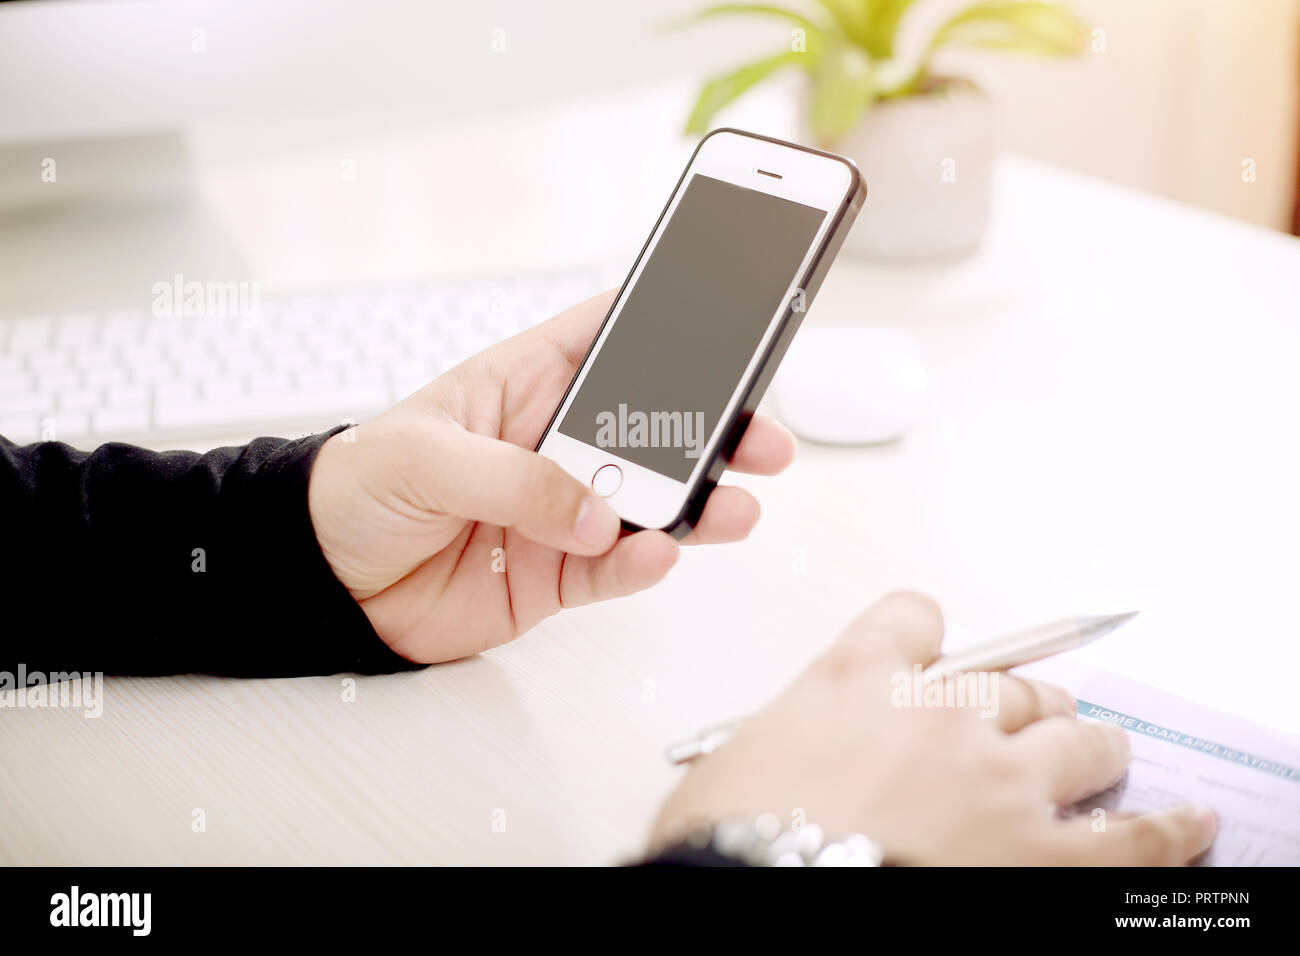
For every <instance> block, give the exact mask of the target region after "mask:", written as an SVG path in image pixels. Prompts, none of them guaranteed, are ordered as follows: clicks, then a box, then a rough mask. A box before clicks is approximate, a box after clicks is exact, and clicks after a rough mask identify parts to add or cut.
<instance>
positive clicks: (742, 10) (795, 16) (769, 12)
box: [675, 3, 821, 35]
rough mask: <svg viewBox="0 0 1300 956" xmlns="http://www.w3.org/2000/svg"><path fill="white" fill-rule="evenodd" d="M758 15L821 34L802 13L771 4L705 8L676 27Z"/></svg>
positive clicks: (819, 29) (682, 20)
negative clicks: (744, 15) (785, 21)
mask: <svg viewBox="0 0 1300 956" xmlns="http://www.w3.org/2000/svg"><path fill="white" fill-rule="evenodd" d="M751 13H752V14H757V15H759V16H767V17H776V18H778V19H781V20H787V21H789V22H790V23H793V24H794V25H795V26H798V27H800V28H802V29H804V30H806V31H807V32H808V33H809V34H812V33H816V34H819V35H820V34H821V27H819V26H817V24H815V23H813V22H812V21H811V20H809V19H808V18H807V17H805V16H804V15H803V14H802V13H798V12H796V11H794V10H787V9H786V8H785V7H778V6H775V5H773V4H770V3H717V4H714V5H713V6H711V7H705V8H704V9H703V10H699V11H696V12H695V13H692V14H690V15H689V16H686V17H683V18H682V19H681V20H680V21H678V22H677V23H676V24H675V25H676V26H689V25H690V24H692V23H699V22H700V21H701V20H711V19H713V18H714V17H726V16H733V15H736V14H751Z"/></svg>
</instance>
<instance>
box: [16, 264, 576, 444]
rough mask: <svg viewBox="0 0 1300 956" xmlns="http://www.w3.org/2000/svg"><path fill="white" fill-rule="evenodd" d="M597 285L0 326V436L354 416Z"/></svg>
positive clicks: (104, 435) (133, 436) (288, 429)
mask: <svg viewBox="0 0 1300 956" xmlns="http://www.w3.org/2000/svg"><path fill="white" fill-rule="evenodd" d="M598 285H599V284H598V281H597V279H596V277H595V275H594V274H592V273H587V272H565V273H553V274H546V275H538V276H510V277H501V278H479V279H473V280H436V281H426V282H420V283H411V284H404V285H401V286H384V287H377V288H372V289H366V290H360V291H357V290H350V291H345V292H336V293H320V294H300V295H292V296H281V297H273V296H269V295H268V296H263V297H261V299H260V304H259V307H258V308H257V309H256V315H255V317H249V316H243V317H241V318H217V317H200V318H170V317H162V318H160V317H158V316H157V315H155V314H154V309H153V308H152V305H146V306H145V307H142V308H140V309H138V310H112V311H104V312H96V313H79V314H75V315H59V316H37V317H30V318H16V319H5V320H0V435H3V436H4V437H6V438H8V439H9V440H10V441H13V442H16V443H20V444H22V443H27V442H32V441H43V440H55V441H64V442H68V443H69V444H72V445H78V446H93V445H97V444H100V443H102V442H105V441H141V442H146V443H148V442H160V441H163V442H165V441H166V440H167V439H168V438H169V437H171V436H178V437H194V436H202V435H222V436H224V435H249V436H252V435H255V434H282V435H283V434H290V433H298V434H300V433H305V432H307V431H312V430H316V429H322V428H328V427H330V426H332V425H335V424H338V423H340V422H342V421H346V420H352V421H360V420H362V419H364V418H366V417H367V416H370V415H373V414H375V413H376V412H379V411H382V410H383V409H384V408H387V407H388V406H389V405H391V404H392V403H393V402H395V401H397V400H399V399H401V398H403V397H405V396H406V395H409V394H410V393H411V392H413V391H415V390H416V389H418V388H420V387H421V386H423V385H424V384H426V383H427V382H429V381H430V380H432V379H434V378H436V377H437V376H438V375H440V374H441V373H443V372H445V371H446V370H447V369H449V368H451V367H452V366H454V365H455V364H457V363H458V362H460V361H462V360H463V359H465V358H468V357H469V356H470V355H472V354H474V353H475V352H477V351H479V350H480V349H483V348H485V347H486V346H488V345H491V344H492V343H494V342H498V341H500V340H501V339H504V338H508V337H509V336H511V335H513V334H515V333H516V332H519V331H521V330H522V329H525V328H527V327H529V326H531V325H535V324H536V323H538V322H540V321H542V320H543V319H546V318H548V317H549V316H551V315H553V314H555V313H556V312H559V311H560V310H562V309H564V308H566V307H567V306H569V305H572V304H573V303H575V302H578V301H580V300H582V299H584V298H587V297H588V296H590V295H593V294H595V293H596V292H598V291H599V288H598Z"/></svg>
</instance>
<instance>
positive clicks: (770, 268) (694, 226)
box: [537, 130, 866, 538]
mask: <svg viewBox="0 0 1300 956" xmlns="http://www.w3.org/2000/svg"><path fill="white" fill-rule="evenodd" d="M865 196H866V186H865V184H864V183H863V181H862V178H861V176H859V174H858V171H857V169H856V167H854V165H853V164H852V163H851V162H850V161H849V160H847V159H844V158H842V157H838V156H834V155H832V154H830V153H823V152H820V151H817V150H812V149H807V148H805V147H800V146H795V145H793V144H790V143H783V142H780V141H779V140H774V139H769V138H767V137H762V136H757V135H754V134H750V133H742V132H739V131H736V130H718V131H716V132H714V133H710V134H709V135H708V136H706V137H705V138H704V140H703V141H701V143H700V145H699V146H698V147H697V148H696V151H695V154H694V155H693V156H692V158H691V161H690V163H689V164H688V165H687V167H686V170H685V172H684V173H683V174H682V177H681V179H680V180H679V181H678V184H677V187H676V188H675V189H674V191H673V194H672V196H671V197H670V198H669V200H668V205H667V206H666V207H665V208H664V211H663V213H662V214H661V215H660V217H659V220H658V222H657V223H656V224H655V227H654V230H653V231H652V232H651V235H650V238H649V239H648V240H647V241H646V244H645V246H644V247H643V248H642V250H641V253H640V255H639V256H638V257H637V260H636V263H635V264H634V265H633V267H632V271H631V273H630V274H629V275H628V278H627V280H626V281H625V282H624V284H623V287H622V289H621V290H620V291H619V294H618V297H617V298H616V299H615V301H614V304H613V306H612V307H611V308H610V311H609V314H608V315H607V316H606V318H605V322H604V324H603V325H602V327H601V330H600V332H599V334H598V335H597V336H596V339H595V341H594V342H593V343H592V346H591V349H590V350H589V351H588V353H587V356H586V358H585V359H584V360H583V362H582V365H581V367H580V368H579V369H578V372H577V374H576V375H575V376H574V378H573V381H572V383H571V384H570V385H569V389H568V391H567V392H566V393H565V395H564V398H563V399H562V400H561V402H560V404H559V407H558V408H557V409H556V412H555V415H554V416H553V417H552V419H551V422H550V424H549V425H548V426H547V429H546V432H545V434H544V435H543V436H542V440H541V441H540V442H539V444H538V446H537V450H538V451H539V452H540V453H541V454H543V455H545V456H547V457H549V458H551V459H553V460H554V461H556V462H558V463H559V464H560V465H561V467H563V468H564V469H565V470H566V471H568V472H569V473H570V474H571V475H573V476H574V477H575V478H577V479H579V480H580V481H583V482H589V483H590V486H591V488H592V489H593V491H595V492H596V494H598V495H600V496H601V497H603V498H605V499H606V500H607V501H608V502H609V503H610V505H611V506H612V507H613V508H614V510H615V511H616V512H617V513H618V515H619V517H620V518H621V519H622V521H623V523H624V525H626V526H628V527H630V528H635V529H639V528H657V529H662V530H664V531H667V532H669V533H670V534H672V535H673V536H674V537H678V538H680V537H684V536H685V535H686V534H687V533H688V532H689V531H690V529H691V528H692V527H693V526H694V524H695V522H696V521H697V520H698V519H699V517H700V514H701V513H702V511H703V507H704V502H705V499H706V498H707V497H708V494H709V492H710V491H711V490H712V489H713V487H714V485H716V483H717V480H718V478H719V477H720V476H721V474H722V471H723V469H724V468H725V466H726V462H727V459H728V458H729V457H730V455H731V453H732V452H733V451H734V450H735V448H736V445H737V443H738V442H739V441H740V438H741V436H742V435H743V433H744V429H745V426H746V425H747V424H748V421H749V418H750V416H752V414H753V412H754V409H755V408H756V407H757V406H758V403H759V401H760V400H761V398H762V396H763V392H764V391H765V390H766V388H767V386H768V384H769V383H770V381H771V378H772V376H773V374H774V373H775V371H776V368H777V366H778V365H779V363H780V361H781V358H782V356H783V355H784V354H785V352H786V349H787V348H788V347H789V345H790V342H791V340H792V339H793V337H794V334H795V332H796V331H797V329H798V327H799V324H800V322H801V321H802V319H803V315H804V313H805V312H806V311H807V308H808V306H809V305H810V304H811V303H812V300H813V297H814V296H815V295H816V292H817V290H818V288H819V287H820V286H821V283H822V280H823V279H824V278H825V276H826V273H827V271H828V270H829V268H830V264H831V262H832V261H833V259H834V257H835V254H836V252H838V250H839V247H840V245H841V244H842V243H843V241H844V237H845V235H847V233H848V230H849V227H850V226H851V225H852V223H853V220H854V219H855V218H856V216H857V212H858V210H859V209H860V208H861V206H862V202H863V200H864V198H865Z"/></svg>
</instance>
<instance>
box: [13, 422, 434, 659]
mask: <svg viewBox="0 0 1300 956" xmlns="http://www.w3.org/2000/svg"><path fill="white" fill-rule="evenodd" d="M335 431H338V429H335ZM332 434H334V432H327V433H325V434H321V435H313V436H310V437H308V438H302V439H298V440H294V441H287V440H285V439H281V438H259V439H257V440H256V441H254V442H252V443H251V444H249V445H246V446H244V447H242V448H218V449H216V450H214V451H210V452H208V453H206V454H203V455H200V454H196V453H194V452H184V451H170V452H151V451H146V450H144V449H141V448H135V447H132V446H130V445H121V444H109V445H104V446H102V447H100V448H97V449H96V450H95V451H92V452H84V451H77V450H75V449H72V448H69V447H68V446H67V445H63V444H59V443H57V442H45V443H42V444H36V445H28V446H26V447H21V448H20V447H17V446H15V445H13V444H12V443H10V442H9V441H7V440H5V439H3V438H0V522H2V525H0V527H2V530H3V536H2V537H0V595H3V607H2V608H0V670H8V671H11V672H16V671H17V668H18V667H19V665H23V666H25V668H26V671H27V673H29V674H30V673H32V672H34V671H42V672H45V673H51V672H57V671H103V672H105V673H110V674H172V673H184V672H194V671H198V672H205V673H210V674H228V675H239V676H248V677H253V676H287V675H299V674H333V673H339V672H343V671H348V672H358V673H377V672H386V671H395V670H401V669H404V668H410V667H414V666H416V665H414V664H411V663H410V662H409V661H407V660H405V659H404V658H402V657H399V656H398V655H397V654H395V653H393V652H392V651H391V650H389V649H388V647H387V645H385V644H384V643H383V641H382V640H380V638H379V637H378V636H377V635H376V634H375V632H374V629H373V628H371V626H370V622H369V621H368V620H367V618H366V616H365V613H364V612H363V611H362V610H361V608H360V606H359V605H358V604H357V603H356V602H355V601H354V600H353V599H352V597H351V595H349V594H348V592H347V590H346V589H345V588H344V587H343V585H342V584H340V583H339V581H338V579H337V578H335V577H334V574H333V572H332V571H331V570H330V567H329V564H328V563H327V562H326V561H325V557H324V555H322V554H321V551H320V547H319V546H318V545H317V543H316V534H315V531H314V530H313V528H312V524H311V516H310V514H309V513H308V509H307V482H308V479H309V477H310V475H311V467H312V462H313V461H314V460H315V458H316V453H317V451H318V450H319V449H320V446H321V445H322V444H323V443H324V442H325V439H327V438H328V437H329V436H330V435H332Z"/></svg>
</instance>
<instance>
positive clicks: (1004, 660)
mask: <svg viewBox="0 0 1300 956" xmlns="http://www.w3.org/2000/svg"><path fill="white" fill-rule="evenodd" d="M1137 615H1138V612H1137V611H1126V612H1125V613H1123V614H1095V615H1086V616H1081V617H1067V618H1061V619H1060V620H1056V621H1051V622H1049V623H1047V624H1040V625H1038V626H1037V627H1031V628H1028V629H1027V630H1023V631H1016V632H1015V633H1013V634H1007V635H1005V636H1003V637H996V638H994V639H992V640H990V641H985V642H984V643H983V644H977V645H975V646H974V647H970V648H967V649H966V650H963V651H957V652H955V653H953V654H945V655H944V656H943V657H940V658H939V659H938V660H937V661H935V662H934V663H933V664H931V665H930V666H929V667H927V668H926V669H925V670H924V671H922V672H921V677H922V679H923V680H927V681H931V680H936V679H938V678H942V677H947V676H948V675H950V674H959V673H964V672H968V671H1003V670H1007V669H1008V668H1012V667H1019V666H1021V665H1022V664H1029V663H1032V662H1033V661H1039V660H1042V659H1043V658H1045V657H1052V656H1054V655H1056V654H1063V653H1065V652H1066V651H1071V650H1074V649H1075V648H1076V647H1082V646H1083V645H1085V644H1091V643H1092V642H1093V641H1095V640H1097V638H1099V637H1102V636H1103V635H1106V634H1109V633H1110V632H1111V631H1113V630H1115V629H1116V628H1117V627H1120V626H1121V625H1124V624H1127V623H1128V622H1129V621H1131V620H1133V618H1135V617H1137ZM742 719H743V718H739V717H737V718H736V719H734V720H729V721H727V722H726V723H722V724H716V725H714V726H712V727H708V728H705V729H704V730H701V731H700V732H699V733H697V734H696V735H695V736H694V737H691V738H690V739H689V740H683V741H682V742H680V743H677V744H673V745H672V746H671V747H669V748H668V762H669V763H671V764H673V765H674V766H677V765H679V764H684V763H690V762H691V761H692V760H695V759H696V758H697V757H703V756H705V755H706V754H710V753H712V752H713V751H714V750H717V749H718V748H719V747H721V746H722V745H723V744H725V743H726V742H727V741H728V740H730V739H731V737H732V734H734V733H735V731H736V728H737V727H738V726H739V725H740V722H741V720H742Z"/></svg>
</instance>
